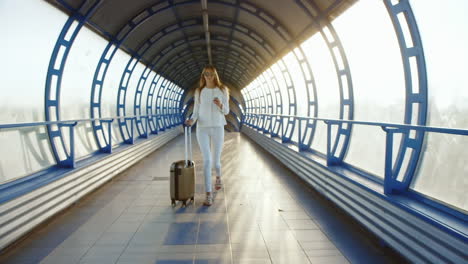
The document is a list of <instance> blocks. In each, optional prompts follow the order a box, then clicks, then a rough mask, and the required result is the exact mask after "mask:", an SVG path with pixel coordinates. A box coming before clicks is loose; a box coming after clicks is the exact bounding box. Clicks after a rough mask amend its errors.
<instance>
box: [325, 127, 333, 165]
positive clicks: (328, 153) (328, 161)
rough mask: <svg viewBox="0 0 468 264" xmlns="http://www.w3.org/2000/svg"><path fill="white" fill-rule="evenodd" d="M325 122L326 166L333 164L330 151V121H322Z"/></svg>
mask: <svg viewBox="0 0 468 264" xmlns="http://www.w3.org/2000/svg"><path fill="white" fill-rule="evenodd" d="M324 122H325V124H327V166H332V165H333V154H332V151H331V129H332V128H331V126H332V123H331V122H329V121H324Z"/></svg>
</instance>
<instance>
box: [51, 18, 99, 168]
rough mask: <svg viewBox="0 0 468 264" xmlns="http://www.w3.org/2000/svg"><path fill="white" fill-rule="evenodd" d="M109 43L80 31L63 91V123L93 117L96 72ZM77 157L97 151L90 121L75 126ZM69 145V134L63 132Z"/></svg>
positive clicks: (74, 45) (66, 72)
mask: <svg viewBox="0 0 468 264" xmlns="http://www.w3.org/2000/svg"><path fill="white" fill-rule="evenodd" d="M106 45H107V43H106V41H104V40H103V39H102V38H101V37H99V36H97V35H96V33H94V32H92V31H91V30H89V29H87V28H84V27H83V28H81V30H80V32H79V33H78V35H77V37H76V39H75V42H74V44H73V46H72V48H71V50H70V53H69V54H68V58H67V63H66V64H65V69H64V73H63V78H62V88H61V91H60V100H61V101H60V118H61V119H62V120H73V119H87V118H89V117H90V109H91V108H90V107H91V106H90V104H89V101H90V98H91V87H92V83H93V76H94V71H95V70H96V65H97V63H98V61H99V58H100V57H101V54H102V52H103V51H104V48H105V47H106ZM75 132H76V139H75V155H76V158H77V159H80V158H82V157H85V156H87V155H89V154H91V153H93V152H95V151H97V150H98V147H97V144H96V141H95V140H94V134H93V129H92V126H91V123H90V122H82V123H79V124H78V125H77V126H76V127H75ZM63 136H64V137H65V138H66V140H65V142H68V133H63Z"/></svg>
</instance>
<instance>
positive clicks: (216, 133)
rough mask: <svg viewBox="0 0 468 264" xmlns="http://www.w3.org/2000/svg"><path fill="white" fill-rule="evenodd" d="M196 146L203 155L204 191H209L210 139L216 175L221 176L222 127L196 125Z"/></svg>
mask: <svg viewBox="0 0 468 264" xmlns="http://www.w3.org/2000/svg"><path fill="white" fill-rule="evenodd" d="M197 141H198V146H199V147H200V150H201V152H202V155H203V172H204V174H205V191H206V192H211V168H212V165H211V164H212V159H211V158H212V156H211V148H210V141H211V143H212V145H213V161H214V167H215V169H216V174H217V175H216V176H218V177H221V152H222V150H223V143H224V127H222V126H219V127H198V126H197Z"/></svg>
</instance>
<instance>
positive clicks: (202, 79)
mask: <svg viewBox="0 0 468 264" xmlns="http://www.w3.org/2000/svg"><path fill="white" fill-rule="evenodd" d="M207 70H211V71H213V73H214V76H215V78H214V83H215V85H216V86H217V87H219V89H221V90H222V91H223V92H225V93H226V94H228V95H229V89H228V88H227V86H226V85H224V84H223V83H222V82H221V80H220V79H219V75H218V71H217V70H216V68H215V67H214V66H213V65H207V66H205V68H203V71H202V72H201V74H200V82H199V86H198V88H197V89H196V90H195V94H197V93H198V95H199V96H200V94H201V90H202V89H203V88H205V86H206V80H205V77H204V74H205V72H206V71H207Z"/></svg>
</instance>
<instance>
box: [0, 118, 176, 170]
mask: <svg viewBox="0 0 468 264" xmlns="http://www.w3.org/2000/svg"><path fill="white" fill-rule="evenodd" d="M177 115H180V114H162V115H145V116H116V117H106V118H90V119H77V120H61V121H49V122H31V123H15V124H0V130H3V129H5V130H6V129H15V128H23V127H35V126H50V125H57V126H58V128H59V130H60V129H61V128H62V127H68V128H69V133H70V134H69V135H70V140H69V141H70V142H69V146H70V147H69V153H65V155H66V157H65V158H63V159H62V158H61V157H58V158H57V160H56V163H57V166H59V167H65V168H75V165H76V163H75V140H74V137H75V129H74V128H75V126H76V125H77V124H78V123H84V122H95V121H100V122H104V123H108V131H107V133H108V135H107V136H108V139H109V145H108V148H107V149H106V150H105V151H104V152H105V153H111V152H112V143H111V140H112V129H111V128H112V122H113V121H114V120H124V121H123V122H125V123H127V122H129V121H130V122H131V123H130V126H131V133H130V139H129V140H124V142H123V143H126V144H134V142H135V134H134V129H133V128H134V125H136V124H135V123H136V122H137V119H138V118H140V119H146V122H145V126H146V130H145V131H146V132H145V133H144V134H141V135H140V137H141V138H148V129H147V128H148V126H149V123H150V122H152V121H154V120H155V121H156V123H158V120H159V119H161V118H177V117H176V116H177ZM179 120H182V118H180V119H179Z"/></svg>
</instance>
